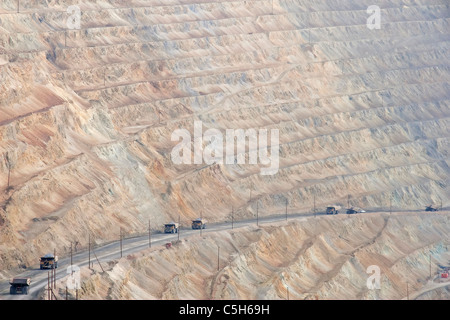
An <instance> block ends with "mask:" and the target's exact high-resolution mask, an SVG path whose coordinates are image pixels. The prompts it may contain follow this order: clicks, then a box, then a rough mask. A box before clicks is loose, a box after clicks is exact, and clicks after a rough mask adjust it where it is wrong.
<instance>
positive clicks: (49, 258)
mask: <svg viewBox="0 0 450 320" xmlns="http://www.w3.org/2000/svg"><path fill="white" fill-rule="evenodd" d="M39 262H40V263H39V264H40V269H41V270H42V269H56V268H58V256H54V255H53V254H50V253H49V254H46V255H45V256H43V257H41V258H40V259H39Z"/></svg>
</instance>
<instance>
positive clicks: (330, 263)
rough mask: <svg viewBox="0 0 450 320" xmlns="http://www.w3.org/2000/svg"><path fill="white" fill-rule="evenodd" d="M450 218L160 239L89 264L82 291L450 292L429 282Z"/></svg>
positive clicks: (445, 244)
mask: <svg viewBox="0 0 450 320" xmlns="http://www.w3.org/2000/svg"><path fill="white" fill-rule="evenodd" d="M449 218H450V215H449V212H448V211H447V212H446V213H445V214H443V213H439V214H436V213H432V214H422V213H419V214H417V213H413V214H411V213H396V214H395V215H389V214H388V213H381V214H378V213H374V214H371V215H364V216H363V215H357V216H343V215H339V216H327V217H321V218H314V217H309V218H306V219H305V218H303V220H301V221H299V220H296V221H288V222H284V221H283V222H278V223H276V224H268V223H267V224H264V225H260V226H259V227H257V226H256V225H253V226H247V227H243V228H238V229H234V230H223V231H219V232H215V233H214V234H212V233H209V234H204V235H203V236H193V237H190V238H188V239H182V240H181V241H180V242H179V243H177V244H175V245H173V246H172V247H171V248H170V249H166V248H164V247H162V246H154V247H153V248H150V249H146V250H144V251H141V252H139V253H135V254H130V255H127V256H126V257H123V258H121V259H119V260H115V261H113V262H111V263H110V264H109V265H108V266H105V267H104V272H100V268H99V267H98V266H96V267H95V268H94V269H95V271H94V272H92V271H91V270H88V269H87V268H82V270H81V276H80V278H81V279H82V285H81V290H79V295H80V297H81V299H84V300H92V299H131V300H138V299H188V300H191V299H194V300H196V299H201V300H208V299H214V300H217V299H228V300H229V299H238V300H240V299H271V300H272V299H287V298H289V299H321V300H322V299H339V300H344V299H370V300H373V299H402V298H406V297H408V294H409V298H411V299H416V298H417V299H448V298H449V294H448V289H446V287H444V286H441V284H445V283H439V282H438V281H434V282H429V281H428V280H429V276H430V271H431V273H432V277H436V272H437V270H438V265H447V263H448V261H449V258H450V251H449V246H450V243H449V241H448V240H449V239H448V234H449V233H450V224H449V223H448V222H449ZM219 246H220V250H218V247H219ZM218 255H219V256H218ZM430 259H431V262H432V263H431V265H430ZM430 266H431V269H430ZM375 269H376V270H378V271H377V272H378V274H376V273H374V270H375ZM375 276H379V278H378V279H379V280H377V281H375V280H374V279H375ZM407 282H408V283H409V287H408V288H407V287H406V283H407ZM66 283H67V279H62V280H61V281H60V282H59V283H58V286H57V288H58V289H59V292H60V294H61V299H64V294H65V290H64V286H65V284H66ZM368 283H369V284H370V285H372V287H370V286H369V285H368ZM447 285H448V282H447ZM447 287H448V286H447ZM288 288H289V289H288ZM288 290H289V293H288ZM57 291H58V290H57ZM288 295H289V297H288ZM42 298H45V293H43V296H42Z"/></svg>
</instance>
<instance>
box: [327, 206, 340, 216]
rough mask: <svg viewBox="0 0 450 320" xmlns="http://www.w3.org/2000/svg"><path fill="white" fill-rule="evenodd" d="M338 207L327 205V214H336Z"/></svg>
mask: <svg viewBox="0 0 450 320" xmlns="http://www.w3.org/2000/svg"><path fill="white" fill-rule="evenodd" d="M339 209H341V207H340V206H335V205H329V206H328V207H327V214H338V213H339Z"/></svg>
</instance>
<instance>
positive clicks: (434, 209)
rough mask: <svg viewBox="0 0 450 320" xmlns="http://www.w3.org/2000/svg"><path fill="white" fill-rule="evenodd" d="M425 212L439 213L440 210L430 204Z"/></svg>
mask: <svg viewBox="0 0 450 320" xmlns="http://www.w3.org/2000/svg"><path fill="white" fill-rule="evenodd" d="M425 211H438V208H437V207H436V206H435V205H432V204H430V205H429V206H426V208H425Z"/></svg>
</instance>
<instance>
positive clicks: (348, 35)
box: [0, 0, 450, 297]
mask: <svg viewBox="0 0 450 320" xmlns="http://www.w3.org/2000/svg"><path fill="white" fill-rule="evenodd" d="M372 4H373V3H372V1H368V0H367V1H366V0H363V1H361V0H345V1H329V0H320V1H309V0H274V1H272V0H261V1H207V0H196V1H188V0H171V1H156V0H145V1H144V0H132V1H113V0H109V1H107V0H105V1H101V0H98V1H86V0H85V1H83V0H76V1H75V0H74V1H71V0H67V1H65V0H60V1H20V7H19V8H17V1H13V0H5V1H2V2H1V5H0V70H1V72H0V152H1V155H2V159H1V161H0V190H1V191H2V192H1V198H0V203H1V209H0V270H8V269H12V268H16V267H18V266H23V265H25V266H29V265H31V264H34V263H36V259H37V257H38V256H39V255H41V254H44V253H47V251H49V250H52V249H56V250H57V251H58V252H59V253H61V254H63V253H67V252H68V248H69V247H70V243H71V242H78V243H80V244H81V245H84V246H85V245H86V243H87V241H88V235H89V234H92V235H94V237H95V238H96V239H99V240H98V241H107V240H111V239H117V237H118V235H119V230H120V228H122V229H123V230H124V232H129V233H132V232H140V231H143V230H146V228H147V225H148V221H149V219H150V218H151V220H152V226H153V228H154V229H158V230H160V228H161V225H162V224H163V223H164V222H166V221H168V220H175V219H177V218H178V216H179V215H180V216H181V218H182V219H184V220H188V219H190V218H194V217H198V216H199V215H200V213H201V214H202V215H203V216H204V217H207V218H208V219H209V220H210V221H221V220H226V219H229V218H230V213H231V211H232V208H234V213H235V218H236V219H238V218H245V217H251V216H254V215H255V212H256V207H257V206H258V210H259V214H260V215H268V214H273V213H280V212H284V210H285V203H286V201H288V203H289V208H288V210H289V212H310V211H311V208H312V207H313V205H314V203H315V205H316V206H317V208H323V207H324V206H326V205H328V204H329V203H339V204H342V205H346V204H347V196H348V195H349V194H350V195H351V202H352V205H358V206H361V207H364V208H368V209H370V208H388V207H389V205H390V203H391V204H392V206H393V207H394V208H395V209H423V207H424V206H425V205H428V204H429V203H440V202H441V201H442V204H443V206H444V207H445V206H448V205H449V202H448V201H449V194H450V192H449V187H448V181H449V172H450V170H449V160H448V159H449V139H448V135H449V130H448V121H449V120H448V119H449V118H448V117H449V115H450V108H449V100H448V99H449V96H450V90H449V89H450V88H449V82H448V81H449V76H450V74H449V65H448V62H449V56H448V52H449V42H448V41H449V38H450V37H449V33H448V30H450V28H449V17H450V15H449V4H448V1H446V0H432V1H429V0H415V1H406V0H384V1H378V5H379V6H380V8H381V17H382V25H381V29H379V30H377V29H375V30H370V29H368V28H367V26H366V21H367V18H368V13H367V11H366V10H367V7H368V6H370V5H372ZM70 5H76V6H78V7H79V8H80V12H81V29H80V30H76V29H68V28H67V20H68V18H69V14H68V13H67V8H68V7H69V6H70ZM196 120H199V121H202V122H203V125H204V128H205V130H206V129H207V128H214V129H219V130H221V131H224V130H225V129H244V130H245V129H250V128H254V129H259V128H262V129H269V130H270V129H278V130H279V132H280V168H279V171H278V173H277V174H276V175H273V176H262V175H261V174H260V165H249V164H244V165H239V164H233V165H225V164H223V165H217V164H215V165H206V164H200V165H175V164H174V163H173V161H172V159H171V150H172V149H173V147H174V146H175V144H176V142H173V141H171V134H172V133H173V132H174V130H176V129H180V128H186V129H188V130H190V131H192V128H193V124H194V121H196ZM8 176H9V178H8ZM390 199H391V200H390ZM266 232H267V231H266ZM259 236H260V235H259V233H256V234H255V237H259ZM0 273H1V272H0ZM218 292H220V294H225V295H226V291H221V290H219V291H218ZM299 292H300V291H299ZM217 294H219V293H217ZM271 294H272V293H270V292H269V293H267V294H265V296H271ZM273 294H275V293H273ZM230 297H231V296H230Z"/></svg>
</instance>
